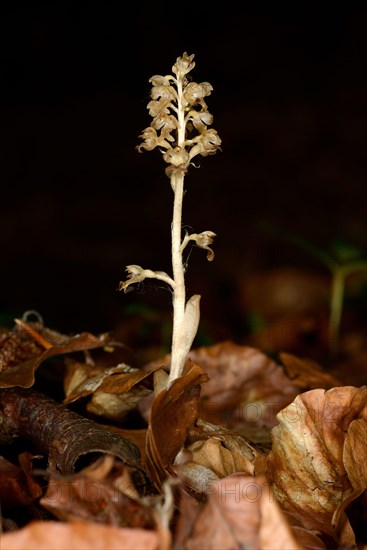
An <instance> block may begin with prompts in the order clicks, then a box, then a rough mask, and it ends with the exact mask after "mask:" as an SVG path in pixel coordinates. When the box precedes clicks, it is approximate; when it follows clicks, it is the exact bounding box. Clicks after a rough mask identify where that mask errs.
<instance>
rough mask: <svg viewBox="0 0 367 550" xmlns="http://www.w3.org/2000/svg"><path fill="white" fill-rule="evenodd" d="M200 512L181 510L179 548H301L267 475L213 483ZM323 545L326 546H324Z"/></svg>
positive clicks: (238, 475) (197, 509) (234, 478)
mask: <svg viewBox="0 0 367 550" xmlns="http://www.w3.org/2000/svg"><path fill="white" fill-rule="evenodd" d="M207 494H208V497H207V502H206V503H205V504H201V505H196V514H195V516H194V515H193V514H188V515H187V516H186V515H185V511H186V508H187V503H188V499H187V498H186V506H185V504H184V507H183V510H181V514H180V522H179V524H178V530H177V533H176V537H177V542H179V546H178V548H179V549H180V550H181V549H185V550H197V549H198V548H210V549H211V550H223V549H224V548H230V549H231V550H237V549H238V550H240V549H241V548H254V549H255V548H256V549H259V550H274V548H282V550H287V549H289V550H301V548H304V547H301V546H299V545H298V543H297V540H296V538H295V536H294V535H293V533H292V530H291V528H290V525H289V524H288V521H287V519H286V517H285V516H284V514H283V512H282V511H281V509H280V508H279V506H278V504H277V502H276V500H275V499H274V498H273V497H272V494H271V491H270V488H269V483H268V482H267V481H266V479H265V477H263V476H259V477H252V476H246V475H243V474H234V475H231V476H228V477H226V478H223V479H221V480H220V481H217V482H215V483H213V485H212V486H211V487H210V488H209V489H208V491H207ZM320 548H322V546H321V547H320Z"/></svg>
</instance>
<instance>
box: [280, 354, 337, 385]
mask: <svg viewBox="0 0 367 550" xmlns="http://www.w3.org/2000/svg"><path fill="white" fill-rule="evenodd" d="M279 358H280V360H281V362H282V364H283V366H284V369H285V372H286V373H287V375H288V377H289V379H290V380H291V381H292V383H293V384H294V385H295V386H298V387H299V388H302V390H303V391H306V390H313V389H317V388H324V389H325V390H328V389H330V388H333V387H336V386H343V385H344V384H343V382H341V381H340V380H339V379H338V378H336V376H333V375H332V374H330V373H329V372H327V371H325V370H324V369H323V368H322V367H321V366H320V365H319V364H318V363H317V362H316V361H313V360H312V359H304V358H300V357H297V356H296V355H293V354H292V353H286V352H281V353H280V354H279Z"/></svg>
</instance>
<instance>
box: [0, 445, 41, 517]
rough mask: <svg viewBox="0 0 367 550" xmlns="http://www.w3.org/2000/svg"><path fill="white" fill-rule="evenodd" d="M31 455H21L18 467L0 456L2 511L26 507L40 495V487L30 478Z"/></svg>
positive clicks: (0, 498) (0, 500) (0, 501)
mask: <svg viewBox="0 0 367 550" xmlns="http://www.w3.org/2000/svg"><path fill="white" fill-rule="evenodd" d="M31 460H32V455H30V454H29V453H23V454H22V455H21V456H20V457H19V463H20V466H16V465H15V464H12V463H11V462H9V461H8V460H6V459H5V458H4V457H2V456H0V503H1V508H2V509H3V510H5V509H7V508H13V507H15V506H26V505H29V504H32V502H33V501H34V500H36V499H37V498H39V497H40V496H41V495H42V488H41V486H40V485H39V484H38V483H37V482H36V481H35V480H34V479H33V477H32V468H31Z"/></svg>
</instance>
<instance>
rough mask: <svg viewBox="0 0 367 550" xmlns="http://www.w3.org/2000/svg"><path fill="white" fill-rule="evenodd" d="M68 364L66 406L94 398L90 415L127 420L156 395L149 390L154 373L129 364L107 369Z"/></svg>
mask: <svg viewBox="0 0 367 550" xmlns="http://www.w3.org/2000/svg"><path fill="white" fill-rule="evenodd" d="M66 364H67V367H68V370H67V375H66V378H65V381H64V388H65V394H66V398H65V399H64V404H65V405H66V404H69V403H72V402H74V401H77V400H78V399H81V398H83V397H87V396H91V399H90V401H89V402H88V404H87V411H88V412H90V413H92V414H95V415H98V416H103V417H104V418H108V419H110V420H119V421H121V420H123V418H124V417H125V416H126V414H127V413H128V412H129V411H131V410H133V409H135V408H136V407H137V405H138V403H139V401H140V400H141V399H142V398H143V397H146V396H147V395H149V394H150V393H151V391H152V390H151V389H150V388H148V387H147V379H148V378H150V377H151V374H152V373H151V372H148V371H143V370H140V369H136V368H132V367H130V366H129V365H126V364H125V363H121V364H119V365H116V366H115V367H110V368H104V367H98V366H91V365H88V364H86V363H78V362H76V361H74V360H72V359H70V358H67V360H66ZM151 385H152V384H151Z"/></svg>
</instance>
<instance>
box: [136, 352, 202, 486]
mask: <svg viewBox="0 0 367 550" xmlns="http://www.w3.org/2000/svg"><path fill="white" fill-rule="evenodd" d="M206 380H207V376H206V375H205V373H204V372H203V370H202V368H201V367H199V366H198V365H196V364H194V363H191V362H188V366H187V370H186V374H184V375H183V376H181V377H180V378H177V379H176V380H175V381H174V382H173V383H172V384H171V386H170V387H169V388H167V389H166V390H163V391H161V392H160V393H159V394H158V395H157V397H155V399H154V401H153V403H152V409H151V414H150V419H149V426H148V430H147V447H146V459H145V461H146V462H145V465H146V468H147V471H148V474H149V476H150V477H151V479H152V481H153V483H154V484H155V486H156V487H157V489H159V490H160V489H161V486H162V482H163V481H164V480H165V479H166V478H167V476H168V475H169V474H174V471H173V470H172V464H173V462H174V460H175V458H176V456H177V454H178V452H179V451H180V450H181V449H182V447H183V445H184V443H185V440H186V437H187V435H188V432H189V430H190V428H191V427H192V426H193V425H194V423H195V421H196V419H197V410H198V402H199V396H200V389H201V384H202V383H203V382H205V381H206Z"/></svg>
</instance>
